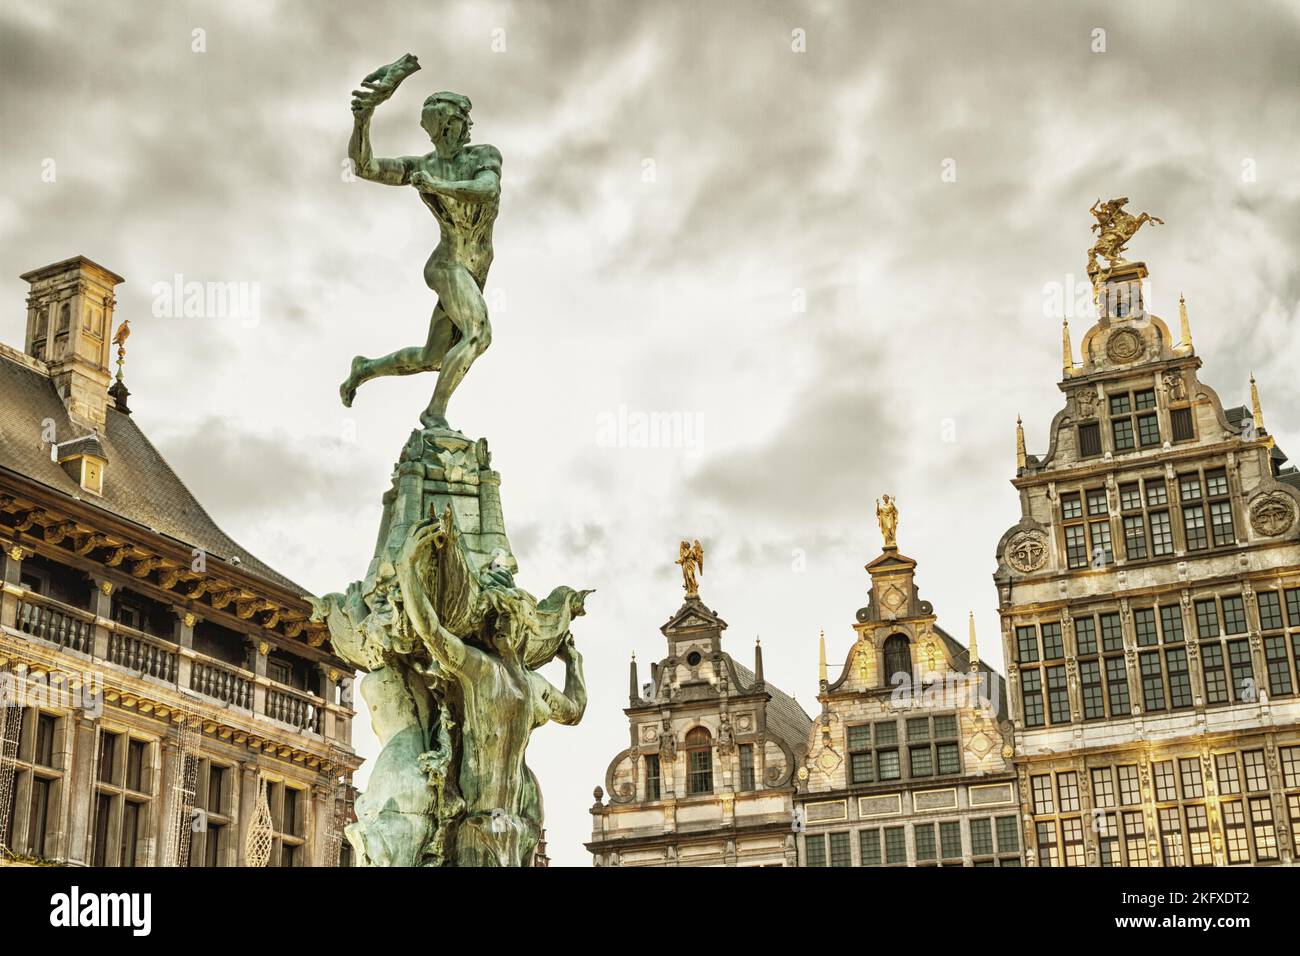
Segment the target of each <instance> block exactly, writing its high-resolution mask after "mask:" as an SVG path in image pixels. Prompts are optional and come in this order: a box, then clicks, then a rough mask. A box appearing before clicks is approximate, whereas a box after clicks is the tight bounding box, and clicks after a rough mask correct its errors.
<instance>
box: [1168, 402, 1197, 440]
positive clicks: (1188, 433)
mask: <svg viewBox="0 0 1300 956" xmlns="http://www.w3.org/2000/svg"><path fill="white" fill-rule="evenodd" d="M1169 424H1170V427H1171V428H1172V430H1173V433H1174V441H1191V440H1192V439H1193V438H1195V437H1196V432H1195V430H1193V428H1192V410H1191V409H1190V408H1171V409H1170V410H1169Z"/></svg>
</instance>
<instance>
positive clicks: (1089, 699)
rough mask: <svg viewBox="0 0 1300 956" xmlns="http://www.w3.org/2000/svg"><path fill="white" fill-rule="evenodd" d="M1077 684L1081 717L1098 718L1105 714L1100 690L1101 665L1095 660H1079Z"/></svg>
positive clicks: (1104, 704)
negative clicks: (1079, 693)
mask: <svg viewBox="0 0 1300 956" xmlns="http://www.w3.org/2000/svg"><path fill="white" fill-rule="evenodd" d="M1079 685H1080V689H1081V691H1082V693H1081V695H1080V696H1081V697H1082V699H1083V719H1084V720H1099V719H1100V718H1102V717H1105V716H1106V703H1105V700H1104V699H1103V698H1102V691H1101V665H1100V664H1098V663H1097V662H1096V661H1080V662H1079Z"/></svg>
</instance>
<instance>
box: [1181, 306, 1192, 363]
mask: <svg viewBox="0 0 1300 956" xmlns="http://www.w3.org/2000/svg"><path fill="white" fill-rule="evenodd" d="M1178 325H1179V330H1180V332H1181V333H1182V337H1181V338H1180V340H1179V342H1178V348H1179V350H1183V349H1186V350H1187V351H1189V352H1190V351H1191V350H1192V325H1191V323H1190V322H1188V321H1187V300H1186V299H1184V298H1183V294H1182V293H1181V292H1180V293H1178Z"/></svg>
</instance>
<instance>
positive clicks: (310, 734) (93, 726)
mask: <svg viewBox="0 0 1300 956" xmlns="http://www.w3.org/2000/svg"><path fill="white" fill-rule="evenodd" d="M23 279H25V280H26V281H27V282H29V283H30V285H31V291H30V294H29V296H28V299H27V334H26V340H25V343H24V349H23V351H21V352H20V351H18V350H16V349H13V348H10V347H8V346H3V345H0V548H2V549H3V581H2V584H0V587H2V590H0V699H2V700H0V702H2V703H3V705H4V706H3V707H2V708H0V742H2V744H3V746H2V747H0V862H3V863H10V864H14V863H28V864H51V863H54V864H57V863H67V864H79V865H92V866H235V865H252V866H267V865H270V866H320V865H339V864H340V863H342V864H344V865H346V864H347V862H348V858H349V853H348V848H347V845H346V840H345V839H344V838H343V826H344V825H345V824H346V823H347V822H348V820H349V818H350V814H351V803H352V790H351V783H350V781H351V775H352V772H353V771H354V770H355V769H356V768H357V767H358V766H359V764H360V760H359V759H358V758H357V757H356V756H355V754H354V753H353V751H352V746H351V737H352V720H353V716H354V712H353V709H352V703H351V702H352V696H351V694H352V673H351V671H350V670H349V669H348V668H347V667H346V666H345V665H344V664H343V663H342V662H341V661H340V660H339V659H338V658H337V657H336V656H335V655H334V654H333V652H332V651H331V648H330V645H329V642H328V640H327V635H326V632H325V630H324V627H323V625H318V624H316V623H313V622H312V621H311V620H310V615H311V606H310V604H309V603H308V602H307V601H306V600H305V599H304V597H303V594H304V593H305V592H304V590H303V589H302V588H301V587H299V586H298V585H296V584H294V583H293V582H292V581H290V580H288V579H287V578H285V577H284V576H283V575H281V574H279V573H278V572H276V571H275V570H274V569H272V568H271V567H269V566H267V565H266V564H264V563H262V562H261V561H259V560H258V559H257V558H255V557H254V556H253V555H251V554H249V553H248V552H247V551H245V550H244V549H242V548H241V547H239V545H237V544H236V543H235V542H234V541H232V540H231V539H230V538H229V537H228V536H227V535H226V534H225V533H223V532H222V531H221V529H220V528H218V527H217V526H216V524H215V523H214V522H213V521H212V519H211V518H210V517H209V516H208V515H207V513H206V512H205V511H204V510H203V507H202V506H201V505H200V504H199V502H198V501H196V500H195V499H194V497H193V496H192V495H191V494H190V493H189V491H188V490H187V489H186V488H185V486H184V485H183V484H182V483H181V481H180V479H179V478H178V477H177V476H176V474H175V473H174V472H173V471H172V470H171V468H170V467H169V466H168V465H167V463H166V462H165V461H164V460H163V459H162V457H161V456H160V455H159V454H158V452H157V451H156V450H155V449H154V447H153V445H151V444H150V442H149V440H148V439H147V438H146V437H145V435H144V434H143V433H142V432H141V431H140V429H139V428H138V427H137V425H136V424H135V422H134V420H133V419H132V417H131V412H130V409H129V407H128V405H127V399H128V394H129V393H128V392H127V390H126V386H125V384H124V382H123V375H122V369H123V360H124V357H125V343H126V336H127V334H128V332H127V330H126V329H124V328H122V327H119V331H118V333H117V335H115V336H114V335H113V334H112V330H113V311H114V305H115V298H114V287H115V286H116V285H117V284H118V283H120V282H121V281H122V279H121V278H120V277H119V276H117V275H114V274H113V273H112V272H110V271H109V270H107V269H105V268H103V267H102V266H99V265H97V264H96V263H94V262H91V261H90V260H88V259H86V258H84V257H78V258H75V259H69V260H67V261H64V262H59V263H56V264H54V265H51V266H47V267H45V268H43V269H37V270H35V271H32V272H29V273H27V274H26V275H24V276H23ZM123 325H124V326H125V325H126V324H125V323H123ZM114 347H116V353H117V376H116V378H114V377H113V376H112V375H111V374H110V362H111V360H112V358H113V354H112V353H113V351H114ZM146 401H148V399H146Z"/></svg>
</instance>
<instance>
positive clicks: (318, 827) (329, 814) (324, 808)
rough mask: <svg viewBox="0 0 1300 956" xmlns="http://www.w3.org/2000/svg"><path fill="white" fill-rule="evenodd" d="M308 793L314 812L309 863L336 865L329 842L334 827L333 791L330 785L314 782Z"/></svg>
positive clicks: (309, 843) (313, 864)
mask: <svg viewBox="0 0 1300 956" xmlns="http://www.w3.org/2000/svg"><path fill="white" fill-rule="evenodd" d="M308 793H310V794H311V805H312V813H311V815H310V824H309V826H310V832H309V834H308V841H307V850H308V852H309V853H310V854H311V856H310V858H309V859H308V860H307V865H308V866H334V865H336V864H335V861H334V860H331V859H330V856H329V843H330V838H331V837H332V836H333V832H332V831H333V829H334V812H333V807H332V806H331V804H332V803H333V801H332V800H330V796H331V791H330V790H329V788H328V787H322V786H320V785H317V784H313V785H312V787H311V789H310V790H309V791H308Z"/></svg>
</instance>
